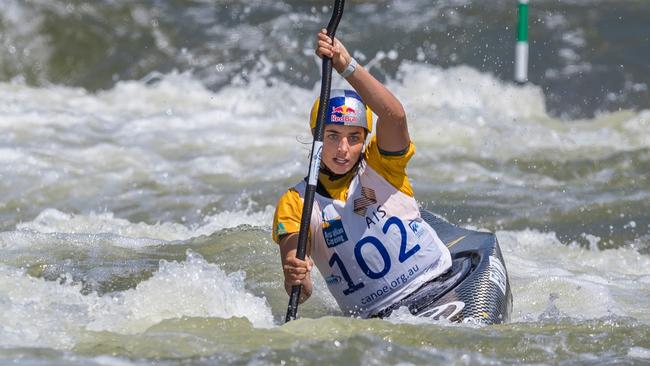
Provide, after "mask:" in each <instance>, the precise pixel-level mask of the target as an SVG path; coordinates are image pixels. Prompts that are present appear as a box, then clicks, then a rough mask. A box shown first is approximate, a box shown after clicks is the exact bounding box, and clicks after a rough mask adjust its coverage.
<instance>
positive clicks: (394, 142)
mask: <svg viewBox="0 0 650 366" xmlns="http://www.w3.org/2000/svg"><path fill="white" fill-rule="evenodd" d="M317 42H318V46H317V48H316V54H317V55H318V56H319V57H323V56H327V57H331V58H332V65H333V66H334V68H335V69H336V71H338V72H339V73H342V72H343V71H344V70H345V69H346V68H347V67H348V65H349V64H350V62H351V60H352V56H350V53H349V52H348V51H347V49H346V48H345V46H343V44H342V43H341V42H340V41H339V40H338V39H336V38H335V39H334V45H332V43H331V38H330V37H329V36H328V35H327V30H326V29H323V30H321V32H320V33H318V41H317ZM346 80H347V81H348V82H349V83H350V85H352V87H353V88H354V89H355V90H356V91H357V93H359V95H360V96H361V98H362V99H363V101H364V102H365V103H366V104H367V105H368V106H369V107H370V109H372V110H373V112H375V114H376V115H377V117H378V118H377V144H378V145H379V149H380V150H383V151H388V152H400V151H404V150H406V149H407V148H408V147H409V143H410V142H411V139H410V137H409V132H408V127H407V124H406V112H405V111H404V107H403V106H402V103H400V101H399V100H398V99H397V98H396V97H395V96H394V95H393V94H392V93H391V92H390V91H389V90H388V89H387V88H386V87H385V86H384V84H382V83H381V82H379V80H377V79H375V77H374V76H372V75H371V74H370V73H369V72H368V70H366V69H365V68H364V67H363V66H361V65H357V66H356V68H355V70H354V72H353V73H352V74H350V75H349V76H348V77H347V78H346Z"/></svg>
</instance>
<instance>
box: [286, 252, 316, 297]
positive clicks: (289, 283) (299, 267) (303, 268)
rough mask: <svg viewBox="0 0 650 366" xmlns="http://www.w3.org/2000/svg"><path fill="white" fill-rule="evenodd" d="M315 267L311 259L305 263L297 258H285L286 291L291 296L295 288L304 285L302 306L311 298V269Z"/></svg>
mask: <svg viewBox="0 0 650 366" xmlns="http://www.w3.org/2000/svg"><path fill="white" fill-rule="evenodd" d="M312 267H314V262H313V261H312V260H311V258H309V257H307V258H305V260H304V261H302V260H300V259H298V258H296V257H293V256H291V257H288V258H285V260H284V264H283V266H282V268H283V270H284V289H285V290H286V291H287V294H288V295H290V294H291V288H292V287H293V286H298V285H302V290H301V291H300V299H298V303H300V304H302V303H303V302H305V300H307V299H308V298H309V297H310V296H311V292H312V282H311V269H312Z"/></svg>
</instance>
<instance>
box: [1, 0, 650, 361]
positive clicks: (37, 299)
mask: <svg viewBox="0 0 650 366" xmlns="http://www.w3.org/2000/svg"><path fill="white" fill-rule="evenodd" d="M328 4H329V3H328ZM329 15H330V9H329V8H328V7H327V6H324V5H323V2H315V1H298V0H293V1H289V0H282V1H273V2H269V1H262V0H260V1H199V0H195V1H181V0H173V1H172V0H169V1H162V0H160V1H157V0H152V1H121V0H102V1H93V2H83V1H61V0H47V1H45V0H2V5H1V6H0V192H2V195H1V196H0V249H1V250H0V362H1V363H9V362H13V363H15V364H20V365H54V364H63V363H65V364H73V365H74V364H78V365H89V364H91V365H140V364H152V363H155V364H162V365H176V364H182V365H188V364H197V365H202V364H251V365H263V364H382V365H383V364H390V365H397V364H400V365H408V364H457V365H467V364H477V365H483V364H489V365H495V364H566V365H582V364H585V365H586V364H589V365H592V364H625V365H631V364H648V363H650V214H649V213H648V212H650V175H649V173H648V172H650V94H649V92H648V85H649V84H650V77H649V76H648V75H650V66H649V64H648V61H647V60H648V59H650V48H649V47H648V44H650V43H649V41H650V38H649V37H650V25H649V24H650V23H648V22H647V19H648V17H649V16H650V2H647V1H641V0H640V1H633V0H625V1H609V0H572V1H562V2H559V1H551V0H539V1H532V2H531V10H530V18H531V25H530V40H531V65H530V80H531V83H530V84H528V85H526V86H517V85H515V84H514V83H513V82H512V80H511V79H512V77H511V75H512V68H513V62H512V58H513V54H514V40H515V34H514V30H515V29H516V24H515V21H516V3H515V2H513V1H504V0H498V1H490V2H471V1H464V0H453V1H452V0H448V1H439V2H435V3H434V4H432V2H430V1H424V0H421V1H420V0H413V1H401V0H400V1H372V2H371V1H348V4H347V8H346V12H345V14H344V17H343V20H342V23H341V26H340V28H339V33H338V34H339V36H340V37H341V38H342V39H343V40H344V41H345V42H346V44H347V45H348V48H349V49H351V50H355V56H356V57H357V59H358V60H359V61H360V62H362V63H363V64H365V65H368V68H369V69H370V70H371V72H373V73H374V74H375V75H377V77H378V78H380V79H381V80H382V81H385V82H386V84H387V85H388V86H389V88H390V89H391V90H392V91H393V92H394V93H395V94H396V95H397V96H398V97H399V98H400V100H401V101H402V102H403V104H404V105H405V108H406V110H407V113H408V117H409V126H410V132H411V136H412V139H413V141H414V143H415V145H416V148H417V152H416V155H415V156H414V158H413V160H412V161H411V164H410V166H409V175H410V177H411V181H412V183H413V186H414V189H415V192H416V198H417V199H418V201H420V202H421V204H422V205H423V206H424V207H426V208H428V209H429V210H431V211H434V212H436V213H438V214H439V215H441V216H443V217H445V218H447V219H448V220H450V221H451V222H454V223H456V224H458V225H461V226H463V227H467V228H472V229H484V230H490V231H493V232H495V233H496V234H497V237H498V239H499V241H500V243H501V248H502V250H503V254H504V257H505V262H506V266H507V270H508V273H509V276H510V280H511V286H512V293H513V298H514V306H513V313H512V320H511V322H510V323H508V324H503V325H497V326H487V327H485V326H484V327H479V326H474V325H467V324H466V325H454V324H446V323H442V322H432V321H429V320H426V319H418V318H414V317H411V316H409V315H408V314H405V313H404V312H397V313H395V314H394V315H393V316H391V318H389V319H387V320H362V319H349V318H345V317H342V316H341V314H340V312H339V311H338V310H337V307H336V304H335V302H334V300H333V298H332V297H331V296H330V295H329V294H328V293H327V290H326V286H325V283H324V281H323V279H322V277H321V276H319V275H316V279H315V281H316V290H315V294H314V296H313V298H312V299H310V300H309V301H308V302H307V303H306V304H304V305H302V306H301V307H300V309H299V316H300V319H299V320H297V321H295V322H291V323H289V324H287V325H283V317H284V313H285V311H286V304H287V296H286V294H285V293H284V290H283V288H282V273H281V270H280V265H279V256H278V251H277V247H276V245H275V244H274V243H273V242H272V240H271V237H270V224H271V220H272V214H273V206H274V204H275V202H276V201H277V199H278V198H279V196H280V195H281V194H282V192H283V191H284V190H285V189H286V188H287V187H289V186H290V185H292V184H293V183H295V182H296V181H297V180H299V179H300V178H301V177H303V176H304V175H305V174H306V171H307V163H308V154H309V147H310V142H311V140H310V138H311V137H310V135H309V131H308V129H307V118H308V111H309V106H310V105H311V102H312V101H313V99H314V98H315V97H316V96H317V94H318V90H319V80H320V76H319V70H320V68H319V63H318V60H316V58H315V56H314V55H313V46H312V43H313V34H314V32H315V31H316V30H317V29H319V28H320V27H322V26H323V25H324V24H325V23H326V22H327V20H328V19H329ZM334 86H338V87H341V86H345V84H344V81H342V80H340V78H338V77H336V76H335V78H334Z"/></svg>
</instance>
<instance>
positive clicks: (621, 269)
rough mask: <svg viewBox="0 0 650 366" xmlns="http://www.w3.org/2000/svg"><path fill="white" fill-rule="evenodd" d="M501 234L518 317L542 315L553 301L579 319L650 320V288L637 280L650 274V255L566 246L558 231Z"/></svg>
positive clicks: (515, 312)
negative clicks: (649, 306) (648, 308)
mask: <svg viewBox="0 0 650 366" xmlns="http://www.w3.org/2000/svg"><path fill="white" fill-rule="evenodd" d="M497 237H498V238H499V241H500V243H501V247H502V250H503V254H504V258H505V262H506V266H507V270H508V274H509V277H510V280H511V286H512V293H513V300H514V312H513V318H514V319H513V320H515V321H517V320H530V319H531V318H532V319H536V318H537V317H538V316H540V315H542V314H543V313H545V312H546V311H547V310H548V309H549V306H551V305H552V306H554V307H556V308H557V309H558V312H559V314H562V315H566V316H570V317H574V318H578V319H592V318H600V317H605V316H608V315H612V314H614V315H619V316H632V317H635V318H637V319H639V320H641V321H643V322H650V316H649V315H648V314H647V311H644V310H643V309H641V308H639V306H638V304H639V303H647V302H648V301H649V300H650V291H649V290H648V288H647V286H646V285H645V284H643V283H642V281H637V280H636V279H641V278H643V277H646V276H648V275H650V258H648V257H647V256H644V255H641V254H639V253H638V252H637V251H636V250H634V249H630V248H619V249H612V250H604V251H597V250H590V249H588V248H582V247H579V246H578V245H576V244H569V245H567V244H563V243H561V242H560V241H559V240H558V239H557V237H556V235H555V234H554V233H552V232H550V233H542V232H539V231H536V230H524V231H499V232H497ZM550 298H552V301H551V300H550ZM585 302H588V303H589V306H584V304H585Z"/></svg>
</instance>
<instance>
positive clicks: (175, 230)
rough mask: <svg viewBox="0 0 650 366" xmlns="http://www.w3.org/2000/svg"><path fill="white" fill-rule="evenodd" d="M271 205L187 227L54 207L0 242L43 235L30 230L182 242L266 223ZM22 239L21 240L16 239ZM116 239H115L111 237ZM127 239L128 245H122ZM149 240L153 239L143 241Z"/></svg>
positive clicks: (225, 213)
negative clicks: (75, 211)
mask: <svg viewBox="0 0 650 366" xmlns="http://www.w3.org/2000/svg"><path fill="white" fill-rule="evenodd" d="M273 210H274V208H273V207H271V206H267V207H266V208H265V209H264V210H263V211H253V210H252V209H250V208H247V209H244V210H242V211H221V212H217V213H215V214H214V215H208V216H206V217H205V218H204V219H203V223H202V224H201V225H198V226H195V227H187V226H185V225H182V224H178V223H172V222H166V223H156V224H147V223H143V222H139V223H132V222H130V221H128V220H125V219H121V218H117V217H115V216H114V214H113V213H111V212H104V213H90V214H86V215H83V214H69V213H65V212H61V211H59V210H56V209H46V210H44V211H43V212H41V213H40V214H39V215H38V216H37V217H36V218H35V219H34V220H32V221H28V222H23V223H20V224H18V225H16V229H17V231H14V232H4V233H0V244H1V245H2V246H3V247H4V248H7V247H8V246H9V245H11V246H14V247H15V246H16V245H19V243H23V244H24V245H25V246H29V240H33V241H35V242H36V241H40V240H38V238H43V240H44V241H47V236H37V235H33V233H43V234H87V235H99V234H101V235H104V236H106V235H108V234H113V235H115V236H118V237H122V238H123V239H124V240H114V243H115V244H116V245H117V244H119V243H120V242H121V243H122V244H124V245H127V246H133V245H135V246H147V245H160V244H161V243H163V242H164V241H182V240H187V239H191V238H193V237H197V236H201V235H210V234H213V233H215V232H218V231H220V230H223V229H227V228H233V227H237V226H240V225H253V226H262V227H265V226H268V225H269V223H270V222H271V220H272V217H273V216H272V215H273ZM19 238H23V239H19ZM113 239H118V238H113ZM128 239H139V240H133V241H132V244H126V243H127V242H129V240H128ZM146 239H153V240H146ZM136 243H137V244H136Z"/></svg>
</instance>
